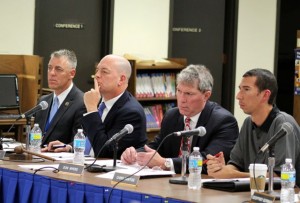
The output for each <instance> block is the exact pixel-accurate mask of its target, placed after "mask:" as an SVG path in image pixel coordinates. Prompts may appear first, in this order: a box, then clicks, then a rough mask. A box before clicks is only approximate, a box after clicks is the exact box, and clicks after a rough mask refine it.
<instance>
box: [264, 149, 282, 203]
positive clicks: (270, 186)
mask: <svg viewBox="0 0 300 203" xmlns="http://www.w3.org/2000/svg"><path fill="white" fill-rule="evenodd" d="M274 166H275V157H274V150H273V146H270V147H269V158H268V170H269V182H268V191H266V193H267V194H269V195H271V196H273V197H275V199H276V200H279V199H280V194H279V193H278V192H275V191H274Z"/></svg>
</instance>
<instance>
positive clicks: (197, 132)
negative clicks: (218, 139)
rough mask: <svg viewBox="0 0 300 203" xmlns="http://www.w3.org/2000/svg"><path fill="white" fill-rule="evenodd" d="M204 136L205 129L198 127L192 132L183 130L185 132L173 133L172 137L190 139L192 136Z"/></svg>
mask: <svg viewBox="0 0 300 203" xmlns="http://www.w3.org/2000/svg"><path fill="white" fill-rule="evenodd" d="M205 134H206V129H205V128H204V127H203V126H200V127H198V128H196V129H194V130H185V131H179V132H174V133H173V135H176V136H183V137H190V136H194V135H198V136H200V137H202V136H204V135H205Z"/></svg>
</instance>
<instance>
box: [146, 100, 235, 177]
mask: <svg viewBox="0 0 300 203" xmlns="http://www.w3.org/2000/svg"><path fill="white" fill-rule="evenodd" d="M199 126H203V127H205V128H206V134H205V135H204V136H203V137H199V136H193V141H192V145H191V149H193V147H194V146H198V147H200V152H201V154H202V157H203V159H205V158H206V155H207V154H211V155H214V154H217V153H218V152H220V151H222V152H224V155H225V159H226V162H227V161H228V160H229V155H230V151H231V149H232V148H233V146H234V144H235V142H236V139H237V137H238V133H239V129H238V125H237V121H236V119H235V118H234V117H233V115H232V114H231V113H230V112H229V111H227V110H226V109H224V108H223V107H221V106H220V105H218V104H217V103H215V102H211V101H207V103H206V105H205V107H204V109H203V111H202V112H201V114H200V117H199V119H198V122H197V124H196V127H199ZM183 130H184V117H183V115H181V114H180V113H179V110H178V108H177V107H176V108H173V109H170V110H169V111H168V112H167V113H166V114H165V116H164V118H163V121H162V124H161V130H160V133H159V134H158V135H157V136H156V137H155V139H154V141H153V142H151V143H149V146H150V147H151V148H153V149H157V147H158V145H159V144H160V143H161V141H162V139H164V138H165V137H166V136H167V135H169V134H171V133H173V132H177V131H183ZM180 145H181V137H177V136H174V135H172V136H170V137H168V138H166V140H165V141H164V143H163V144H162V146H161V147H160V149H159V150H158V152H159V154H160V155H161V156H162V157H166V158H172V159H173V163H174V167H175V172H176V173H180V172H181V158H178V155H179V150H180ZM202 172H203V173H207V172H206V166H203V170H202Z"/></svg>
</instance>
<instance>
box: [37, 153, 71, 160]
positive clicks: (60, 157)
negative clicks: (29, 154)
mask: <svg viewBox="0 0 300 203" xmlns="http://www.w3.org/2000/svg"><path fill="white" fill-rule="evenodd" d="M42 154H43V155H45V156H49V157H51V158H54V159H56V160H57V161H69V160H70V161H71V160H73V157H74V154H73V153H70V152H58V153H54V152H42Z"/></svg>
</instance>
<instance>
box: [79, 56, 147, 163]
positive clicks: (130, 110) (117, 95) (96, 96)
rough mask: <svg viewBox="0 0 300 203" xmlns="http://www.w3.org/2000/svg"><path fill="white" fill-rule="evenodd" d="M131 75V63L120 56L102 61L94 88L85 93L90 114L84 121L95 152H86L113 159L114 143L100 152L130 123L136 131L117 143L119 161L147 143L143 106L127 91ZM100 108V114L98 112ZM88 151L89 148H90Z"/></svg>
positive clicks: (83, 123)
mask: <svg viewBox="0 0 300 203" xmlns="http://www.w3.org/2000/svg"><path fill="white" fill-rule="evenodd" d="M130 75H131V66H130V63H129V62H128V60H127V59H125V58H123V57H121V56H116V55H107V56H105V57H104V58H103V59H102V60H101V61H100V62H99V64H98V66H97V69H96V74H95V79H94V83H95V86H94V88H93V89H91V90H90V91H88V92H86V93H85V94H84V103H85V106H86V109H87V114H85V115H84V117H83V119H82V125H83V128H84V130H85V132H86V136H87V137H88V141H87V143H88V142H89V143H90V144H91V146H92V151H91V152H90V151H88V152H86V153H88V154H91V155H94V156H98V157H102V158H103V157H106V158H112V157H113V149H114V144H113V143H112V144H110V145H108V146H106V147H104V148H103V150H102V152H101V153H100V154H99V151H100V149H101V148H102V147H103V145H104V144H105V143H106V142H107V141H108V140H109V139H110V138H112V137H113V135H115V134H116V133H118V132H119V131H121V130H122V129H123V128H124V126H125V125H127V124H131V125H132V126H133V129H134V130H133V132H132V133H131V134H128V135H126V136H124V137H123V138H122V139H120V140H119V141H118V153H117V157H118V158H119V157H120V155H121V154H122V152H123V151H124V150H125V149H126V148H127V147H130V146H134V147H137V148H139V147H142V146H144V144H145V143H146V142H147V136H146V118H145V113H144V110H143V107H142V106H141V105H140V103H139V102H138V101H137V100H136V99H135V98H134V97H133V96H132V95H131V94H130V93H129V92H128V91H127V90H126V89H127V87H128V80H129V78H130ZM99 103H100V105H99ZM98 106H99V108H100V109H101V110H100V111H101V112H98ZM102 107H103V108H102ZM86 148H87V149H89V147H88V146H87V147H86Z"/></svg>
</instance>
